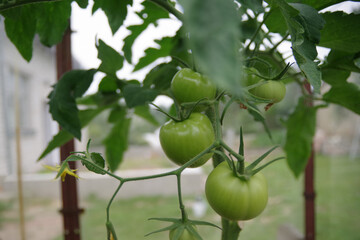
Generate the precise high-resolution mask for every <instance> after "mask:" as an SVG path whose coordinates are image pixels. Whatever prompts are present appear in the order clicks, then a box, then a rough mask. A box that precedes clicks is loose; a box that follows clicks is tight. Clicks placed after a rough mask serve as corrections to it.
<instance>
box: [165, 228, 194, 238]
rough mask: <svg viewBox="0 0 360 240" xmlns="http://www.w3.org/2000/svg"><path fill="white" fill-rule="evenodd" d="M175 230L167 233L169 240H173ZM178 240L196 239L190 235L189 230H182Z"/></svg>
mask: <svg viewBox="0 0 360 240" xmlns="http://www.w3.org/2000/svg"><path fill="white" fill-rule="evenodd" d="M175 230H176V229H173V230H171V231H170V233H169V239H170V240H173V237H174V234H175ZM178 240H196V238H195V237H194V236H193V235H191V233H190V232H189V230H187V229H184V231H183V233H182V234H181V236H180V238H178Z"/></svg>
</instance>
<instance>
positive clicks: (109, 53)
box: [96, 39, 124, 76]
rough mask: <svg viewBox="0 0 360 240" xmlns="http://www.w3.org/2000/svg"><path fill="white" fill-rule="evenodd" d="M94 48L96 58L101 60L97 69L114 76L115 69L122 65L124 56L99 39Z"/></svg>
mask: <svg viewBox="0 0 360 240" xmlns="http://www.w3.org/2000/svg"><path fill="white" fill-rule="evenodd" d="M96 48H97V50H98V58H99V59H100V60H101V65H100V66H99V71H101V72H104V73H106V74H108V75H111V76H116V71H117V70H120V69H121V68H122V67H123V62H124V57H123V56H122V55H121V54H120V53H118V52H117V51H116V50H114V49H113V48H112V47H110V46H109V45H107V44H106V43H105V42H104V41H102V40H101V39H100V40H99V43H98V44H97V45H96Z"/></svg>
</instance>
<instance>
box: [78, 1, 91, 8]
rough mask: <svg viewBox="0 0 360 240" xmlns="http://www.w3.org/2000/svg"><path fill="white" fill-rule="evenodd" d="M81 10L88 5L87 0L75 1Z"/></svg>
mask: <svg viewBox="0 0 360 240" xmlns="http://www.w3.org/2000/svg"><path fill="white" fill-rule="evenodd" d="M75 1H76V3H77V4H78V5H79V7H81V8H86V7H87V6H88V5H89V2H88V0H75Z"/></svg>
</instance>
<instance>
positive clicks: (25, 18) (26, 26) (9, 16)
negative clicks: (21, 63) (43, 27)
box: [1, 5, 36, 62]
mask: <svg viewBox="0 0 360 240" xmlns="http://www.w3.org/2000/svg"><path fill="white" fill-rule="evenodd" d="M33 13H34V6H33V5H25V6H22V7H18V8H12V9H9V10H6V11H4V12H2V13H1V14H2V15H3V16H4V17H5V20H4V24H5V31H6V35H7V36H8V38H9V39H10V41H11V42H12V43H13V44H14V45H15V47H16V48H17V50H18V51H19V53H20V54H21V56H22V57H23V58H24V59H25V60H26V61H28V62H29V61H30V60H31V58H32V51H33V40H34V37H35V32H36V15H35V14H33Z"/></svg>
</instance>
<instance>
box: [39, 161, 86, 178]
mask: <svg viewBox="0 0 360 240" xmlns="http://www.w3.org/2000/svg"><path fill="white" fill-rule="evenodd" d="M44 167H45V168H46V169H49V170H51V171H54V172H57V173H58V175H56V177H55V179H57V178H58V177H59V176H60V177H61V180H62V181H63V182H64V181H65V177H66V174H68V175H70V176H73V177H75V178H79V176H78V175H76V174H75V173H74V172H75V171H77V169H74V170H73V169H70V167H69V165H68V164H67V163H66V166H64V167H62V166H60V165H56V166H55V167H54V166H49V165H44Z"/></svg>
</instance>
